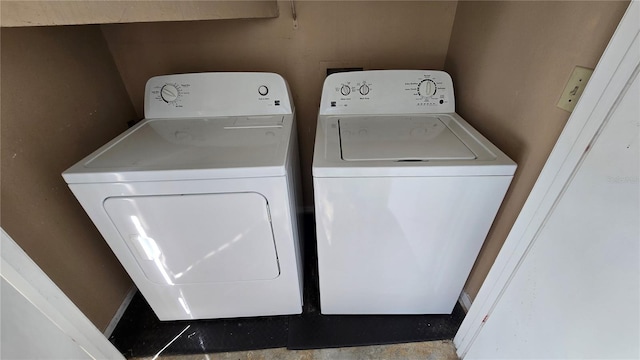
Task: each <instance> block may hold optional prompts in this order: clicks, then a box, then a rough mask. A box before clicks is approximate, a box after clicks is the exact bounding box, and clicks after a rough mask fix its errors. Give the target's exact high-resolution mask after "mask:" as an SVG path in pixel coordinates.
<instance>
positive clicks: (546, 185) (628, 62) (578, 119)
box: [453, 0, 640, 358]
mask: <svg viewBox="0 0 640 360" xmlns="http://www.w3.org/2000/svg"><path fill="white" fill-rule="evenodd" d="M639 64H640V2H639V1H637V0H634V1H632V2H631V4H630V5H629V8H627V11H626V13H625V15H624V17H623V18H622V20H621V21H620V24H619V25H618V28H617V29H616V32H615V33H614V35H613V37H612V38H611V41H610V42H609V45H608V46H607V48H606V50H605V51H604V53H603V55H602V57H601V59H600V61H599V62H598V65H597V66H596V68H595V70H594V72H593V76H592V77H591V79H590V80H589V83H588V84H587V87H586V88H585V91H584V93H583V94H582V97H581V99H580V100H579V101H578V104H577V105H576V108H575V109H574V111H573V113H572V114H571V116H570V117H569V120H568V122H567V125H566V126H565V128H564V130H563V131H562V134H561V135H560V137H559V138H558V141H557V143H556V145H555V146H554V148H553V151H552V152H551V155H549V158H548V160H547V162H546V164H545V166H544V168H543V169H542V172H541V173H540V176H539V177H538V180H537V181H536V184H535V186H534V187H533V189H532V190H531V193H530V194H529V197H528V198H527V201H526V203H525V204H524V207H523V208H522V211H521V212H520V215H519V216H518V218H517V220H516V222H515V224H514V225H513V228H512V229H511V232H510V233H509V235H508V236H507V239H506V241H505V243H504V245H503V246H502V249H501V250H500V253H499V254H498V257H497V258H496V261H495V262H494V264H493V266H492V267H491V270H490V271H489V274H488V275H487V278H486V279H485V281H484V283H483V284H482V287H481V288H480V291H479V292H478V295H477V296H476V298H475V300H474V301H473V304H472V305H471V308H470V309H469V312H468V313H467V316H466V317H465V319H464V321H463V322H462V325H461V326H460V329H459V330H458V333H457V334H456V336H455V338H454V340H453V341H454V344H455V346H456V348H457V352H458V356H460V357H461V358H464V356H465V355H466V353H467V351H468V350H469V348H470V347H471V345H472V343H473V341H474V340H475V339H476V337H477V336H478V334H479V332H480V331H481V329H482V326H483V325H484V323H485V322H486V320H487V319H488V317H489V316H491V313H492V311H493V309H494V308H495V306H496V304H497V303H498V302H499V301H500V298H501V296H502V294H503V293H504V291H505V289H506V288H507V287H508V286H509V283H510V282H511V279H512V278H513V276H514V275H515V273H516V271H517V270H518V268H519V266H520V264H521V263H522V261H523V260H524V258H525V257H526V256H527V254H528V251H529V249H530V248H531V246H532V245H533V244H534V243H535V241H536V239H537V235H538V233H539V230H540V229H541V228H542V227H543V225H544V223H545V222H546V219H547V217H548V216H549V214H551V212H552V211H553V208H554V206H555V204H556V201H557V200H558V198H559V197H560V196H561V195H562V193H563V192H564V190H565V186H566V185H567V184H568V183H569V181H570V180H571V178H572V177H573V174H574V172H575V170H576V169H577V167H578V166H579V165H580V163H581V161H582V159H583V155H584V154H585V152H586V151H587V150H588V149H589V146H590V144H591V143H592V141H593V140H594V138H595V137H596V136H597V135H598V133H599V131H600V129H601V128H602V127H603V125H604V124H605V123H606V121H607V120H608V118H609V116H610V114H611V111H612V109H615V107H616V106H617V103H618V102H619V100H620V97H621V95H622V94H624V93H625V90H626V88H627V87H628V86H629V81H630V80H631V79H632V75H633V73H634V72H635V71H636V69H637V68H638V66H640V65H639Z"/></svg>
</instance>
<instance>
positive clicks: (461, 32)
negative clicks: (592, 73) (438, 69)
mask: <svg viewBox="0 0 640 360" xmlns="http://www.w3.org/2000/svg"><path fill="white" fill-rule="evenodd" d="M627 4H628V2H626V1H625V2H615V1H604V2H573V1H566V2H563V1H557V2H556V1H551V2H518V1H514V2H511V1H505V2H460V4H459V5H458V9H457V13H456V19H455V24H454V27H453V33H452V36H451V44H450V46H449V51H448V54H447V61H446V65H445V70H447V71H448V72H450V73H451V75H452V77H453V80H454V85H455V88H456V104H457V111H458V112H459V113H460V114H461V115H462V116H463V117H465V118H466V119H467V120H468V121H469V122H470V123H471V124H472V125H473V126H474V127H476V128H477V129H478V130H479V131H480V132H481V133H483V134H484V135H485V136H487V137H488V138H489V139H490V140H491V141H492V142H493V143H494V144H496V145H497V146H498V147H499V148H500V149H502V150H503V151H504V152H505V153H507V155H509V156H510V157H511V158H512V159H513V160H515V161H516V162H517V163H518V170H517V172H516V176H515V178H514V180H513V183H512V185H511V188H510V190H509V192H508V194H507V197H506V199H505V202H504V203H503V204H502V208H501V209H500V212H499V213H498V217H497V219H496V221H495V222H494V224H493V227H492V229H491V231H490V233H489V236H488V237H487V240H486V241H485V244H484V247H483V248H482V251H481V253H480V256H479V257H478V260H477V261H476V264H475V266H474V268H473V270H472V272H471V275H470V277H469V279H468V281H467V284H466V285H465V290H466V291H467V293H468V294H469V295H470V296H471V297H472V298H475V296H476V294H477V292H478V290H479V288H480V286H481V285H482V282H483V281H484V279H485V277H486V275H487V273H488V272H489V269H490V267H491V265H492V264H493V262H494V260H495V258H496V256H497V254H498V251H499V250H500V248H501V247H502V244H503V242H504V240H505V239H506V236H507V234H508V232H509V230H510V229H511V226H512V225H513V223H514V221H515V219H516V217H517V216H518V213H519V212H520V209H521V208H522V205H523V204H524V201H525V200H526V198H527V196H528V194H529V192H530V191H531V188H532V187H533V184H534V182H535V181H536V179H537V177H538V174H539V173H540V170H541V169H542V166H543V165H544V163H545V161H546V159H547V157H548V155H549V153H550V152H551V149H552V147H553V145H554V144H555V142H556V140H557V138H558V136H559V135H560V132H561V131H562V128H563V127H564V125H565V123H566V121H567V119H568V117H569V113H568V112H566V111H564V110H561V109H559V108H556V105H555V104H556V103H557V101H558V99H559V98H560V94H561V92H562V90H563V89H564V86H565V83H566V81H567V80H568V78H569V75H570V74H571V71H572V70H573V67H574V66H576V65H580V66H584V67H588V68H594V67H595V65H596V63H597V62H598V59H599V58H600V56H601V55H602V52H603V51H604V49H605V47H606V45H607V43H608V42H609V39H610V38H611V35H613V31H614V30H615V28H616V26H617V24H618V23H619V21H620V19H621V17H622V14H623V13H624V10H625V9H626V6H627Z"/></svg>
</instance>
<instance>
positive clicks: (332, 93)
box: [320, 70, 455, 115]
mask: <svg viewBox="0 0 640 360" xmlns="http://www.w3.org/2000/svg"><path fill="white" fill-rule="evenodd" d="M452 112H455V99H454V96H453V81H452V80H451V76H449V74H447V73H446V72H444V71H437V70H370V71H353V72H342V73H335V74H331V75H329V76H328V77H327V78H326V79H325V82H324V87H323V88H322V100H321V101H320V115H331V114H416V113H418V114H420V113H431V114H434V113H439V114H442V113H452Z"/></svg>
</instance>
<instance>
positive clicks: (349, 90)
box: [340, 85, 351, 96]
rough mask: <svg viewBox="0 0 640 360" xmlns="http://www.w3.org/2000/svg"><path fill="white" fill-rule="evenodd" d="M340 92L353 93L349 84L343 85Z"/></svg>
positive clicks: (343, 93) (344, 93)
mask: <svg viewBox="0 0 640 360" xmlns="http://www.w3.org/2000/svg"><path fill="white" fill-rule="evenodd" d="M340 93H341V94H342V95H344V96H347V95H349V94H350V93H351V88H350V87H349V86H347V85H342V87H341V88H340Z"/></svg>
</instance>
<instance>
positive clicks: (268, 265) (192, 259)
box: [104, 192, 280, 285]
mask: <svg viewBox="0 0 640 360" xmlns="http://www.w3.org/2000/svg"><path fill="white" fill-rule="evenodd" d="M104 208H105V210H106V212H107V214H108V215H109V218H110V219H111V221H112V222H113V224H114V225H115V227H116V228H117V229H118V232H119V233H120V235H121V236H122V239H123V240H124V241H125V242H126V244H127V246H128V247H129V249H130V250H131V252H132V253H133V254H134V256H135V258H136V260H137V262H138V264H139V265H140V267H141V268H142V270H143V272H144V274H145V275H146V276H147V278H148V279H149V280H151V281H152V282H154V283H157V284H162V285H174V284H176V285H177V284H194V283H212V282H226V281H247V280H267V279H274V278H276V277H278V275H279V274H280V270H279V267H278V259H277V254H276V248H275V243H274V238H273V231H272V229H271V221H270V214H269V207H268V203H267V200H266V199H265V198H264V196H262V195H261V194H258V193H253V192H247V193H225V194H196V195H164V196H131V197H111V198H108V199H107V200H105V202H104Z"/></svg>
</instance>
